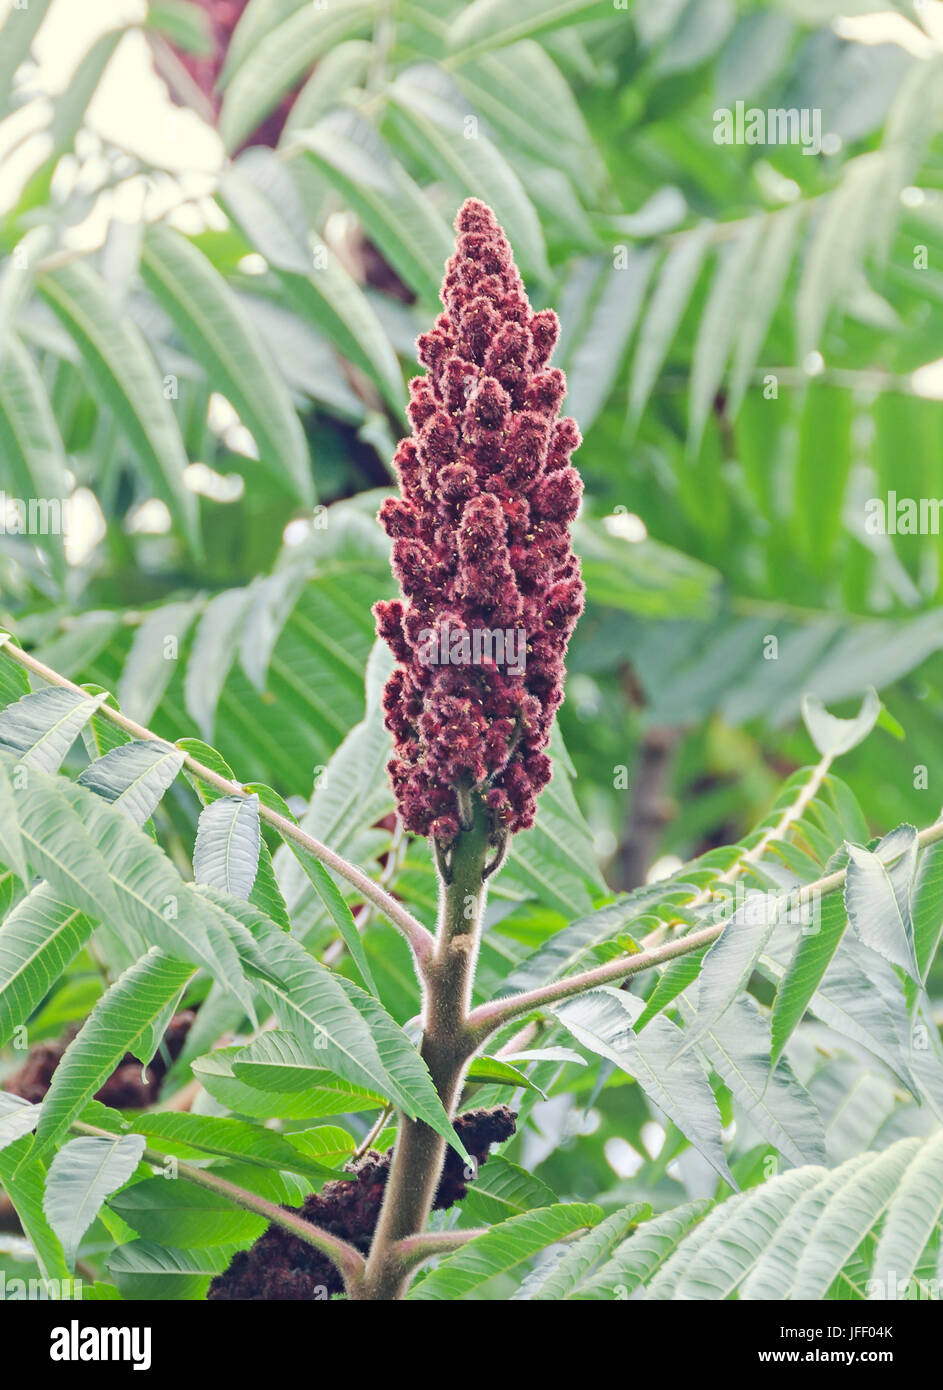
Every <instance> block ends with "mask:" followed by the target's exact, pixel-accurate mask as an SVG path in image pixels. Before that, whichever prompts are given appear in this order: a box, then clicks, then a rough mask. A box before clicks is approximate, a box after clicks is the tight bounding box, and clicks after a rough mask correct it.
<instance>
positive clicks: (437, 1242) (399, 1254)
mask: <svg viewBox="0 0 943 1390" xmlns="http://www.w3.org/2000/svg"><path fill="white" fill-rule="evenodd" d="M487 1229H488V1227H487V1226H475V1227H472V1228H471V1229H470V1230H465V1231H427V1232H426V1233H425V1235H421V1236H407V1237H406V1239H405V1240H401V1241H399V1243H398V1244H397V1245H395V1246H394V1247H393V1252H394V1254H395V1255H396V1258H397V1259H398V1260H399V1262H400V1264H401V1265H402V1267H403V1269H406V1270H410V1269H416V1268H417V1267H418V1266H419V1265H421V1264H422V1263H423V1262H424V1261H425V1260H431V1259H432V1257H433V1256H434V1255H451V1254H452V1253H453V1252H454V1251H455V1250H461V1248H462V1246H463V1245H467V1244H468V1242H469V1241H470V1240H475V1239H477V1237H478V1236H482V1235H484V1233H485V1231H486V1230H487Z"/></svg>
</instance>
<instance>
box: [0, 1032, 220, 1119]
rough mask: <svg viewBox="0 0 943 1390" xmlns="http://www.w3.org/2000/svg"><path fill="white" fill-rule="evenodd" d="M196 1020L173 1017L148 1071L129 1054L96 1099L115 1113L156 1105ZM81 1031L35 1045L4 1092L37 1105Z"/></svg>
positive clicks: (116, 1068) (11, 1076)
mask: <svg viewBox="0 0 943 1390" xmlns="http://www.w3.org/2000/svg"><path fill="white" fill-rule="evenodd" d="M195 1018H196V1013H195V1012H194V1010H193V1009H183V1010H182V1011H181V1012H180V1013H178V1014H174V1016H173V1018H172V1019H171V1020H170V1023H169V1025H168V1028H167V1031H166V1033H165V1034H164V1037H163V1041H162V1043H161V1046H160V1048H159V1050H158V1051H157V1053H156V1054H155V1056H154V1058H153V1060H152V1061H151V1062H150V1063H149V1064H148V1066H147V1068H146V1069H143V1070H142V1067H141V1063H140V1061H139V1060H138V1059H137V1058H136V1057H132V1056H131V1053H130V1052H126V1053H125V1055H124V1057H123V1058H122V1059H121V1061H120V1062H119V1063H118V1065H117V1067H115V1070H114V1071H113V1072H112V1073H111V1076H109V1078H108V1080H107V1081H106V1082H105V1084H104V1085H103V1086H102V1088H101V1090H100V1091H98V1092H97V1094H96V1096H95V1099H96V1100H100V1101H101V1102H102V1104H103V1105H110V1106H113V1107H114V1109H115V1110H143V1109H144V1108H145V1106H148V1105H153V1104H154V1102H155V1101H156V1100H157V1098H158V1096H159V1095H160V1088H161V1084H162V1083H163V1080H164V1077H165V1076H166V1074H167V1072H168V1070H169V1067H170V1064H171V1062H174V1061H176V1059H177V1058H178V1057H179V1055H180V1053H181V1052H182V1050H183V1045H184V1043H185V1042H186V1038H187V1033H188V1032H189V1031H190V1027H191V1025H192V1023H193V1020H194V1019H195ZM78 1031H79V1030H78V1027H77V1026H75V1027H72V1028H70V1029H69V1030H68V1031H67V1032H66V1033H64V1034H63V1036H62V1037H61V1038H59V1039H57V1040H56V1041H55V1042H41V1043H36V1044H35V1046H34V1047H31V1048H30V1050H29V1052H28V1053H27V1055H26V1061H25V1062H24V1063H23V1065H22V1066H21V1067H20V1069H19V1071H15V1072H13V1073H12V1074H11V1075H10V1076H8V1077H7V1078H6V1079H5V1081H4V1082H3V1089H4V1090H5V1091H9V1092H10V1094H11V1095H14V1096H22V1098H23V1099H24V1100H28V1101H32V1102H33V1104H34V1105H36V1104H38V1103H39V1101H41V1100H42V1099H43V1097H44V1096H45V1094H46V1092H47V1091H48V1090H49V1083H50V1082H51V1081H52V1076H53V1072H54V1071H55V1070H56V1067H57V1066H58V1065H59V1063H60V1062H61V1061H62V1057H63V1054H64V1053H65V1050H66V1048H67V1047H68V1046H69V1043H70V1042H71V1041H72V1039H73V1038H74V1037H75V1035H76V1033H77V1032H78Z"/></svg>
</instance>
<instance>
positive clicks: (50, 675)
mask: <svg viewBox="0 0 943 1390" xmlns="http://www.w3.org/2000/svg"><path fill="white" fill-rule="evenodd" d="M0 653H2V654H3V655H4V656H6V657H8V658H9V659H10V660H11V661H15V662H16V663H17V665H19V666H23V667H25V669H26V670H27V671H31V672H32V673H33V674H34V675H37V676H40V677H41V678H42V680H44V681H47V682H48V683H49V684H50V685H58V686H61V687H62V688H63V689H65V690H71V691H74V693H75V694H77V695H82V696H87V694H88V692H87V691H85V690H83V689H82V687H81V686H80V685H76V684H75V683H74V681H70V680H68V679H67V678H66V677H65V676H61V675H60V674H59V672H58V671H54V670H52V668H51V667H49V666H45V665H44V664H43V663H42V662H41V661H37V660H36V658H35V657H34V656H30V654H29V653H28V652H24V651H23V649H22V648H21V647H17V646H15V645H14V644H13V642H11V640H10V635H9V633H0ZM97 713H98V715H99V717H100V718H102V719H107V720H108V722H109V723H111V724H114V725H115V727H116V728H118V729H123V730H124V732H125V733H127V734H130V735H131V737H132V738H136V739H149V740H154V741H156V742H157V743H166V742H167V741H166V739H162V738H160V737H159V736H158V735H157V734H155V733H154V732H153V731H152V730H151V729H146V728H145V727H144V726H143V724H138V723H137V722H136V720H134V719H129V718H128V716H127V715H126V714H122V713H121V711H120V710H117V709H112V707H111V706H110V705H107V704H105V705H100V706H99V708H98V711H97ZM184 766H185V767H186V768H188V769H189V771H190V772H192V773H193V775H194V777H196V778H198V779H199V780H200V781H201V782H206V783H208V784H209V785H210V786H211V787H214V788H215V789H216V790H217V791H218V792H221V793H222V794H223V795H224V796H241V797H245V796H249V795H251V793H250V792H247V791H246V789H245V787H243V786H240V784H239V783H238V782H231V781H229V779H228V778H226V777H221V776H220V775H219V773H218V772H214V771H213V769H212V768H210V767H206V766H205V765H204V764H203V763H201V762H199V761H198V759H196V758H193V757H191V756H190V754H189V753H186V754H184ZM259 815H260V816H261V818H262V819H263V820H264V821H266V822H267V823H268V824H269V825H271V826H274V827H275V829H276V830H277V831H278V832H279V834H280V835H282V836H284V838H285V839H287V840H292V841H294V843H295V844H297V845H300V846H301V848H302V849H306V850H308V851H309V853H311V854H313V855H314V856H315V857H316V858H317V859H320V860H321V862H322V864H326V865H327V867H328V868H329V869H333V870H334V871H335V873H338V874H340V876H341V878H345V879H346V880H347V882H348V883H350V884H352V885H353V887H354V888H356V889H357V891H358V893H360V894H361V895H362V896H363V897H364V898H366V899H367V901H368V902H370V903H372V904H373V905H374V907H376V908H378V909H379V911H380V912H382V913H383V915H384V917H386V918H387V919H388V920H389V921H390V922H391V923H392V924H393V926H394V927H397V928H398V929H399V931H400V932H402V934H403V936H405V938H406V940H407V941H408V942H409V945H410V947H411V949H412V952H413V956H414V958H415V961H416V966H417V973H419V975H420V978H421V975H422V970H423V966H424V963H425V961H426V959H427V958H428V957H429V956H430V955H431V953H432V949H433V936H432V933H431V932H430V931H429V930H428V929H427V928H426V927H424V926H423V925H422V923H421V922H420V921H418V919H417V918H415V917H414V916H413V915H412V913H411V912H408V911H407V910H406V908H405V907H404V906H403V905H402V903H399V902H397V901H396V899H395V898H394V897H392V896H391V895H390V894H389V893H387V892H386V890H385V889H383V888H381V887H379V886H378V885H377V884H375V883H374V882H373V880H372V879H371V878H369V877H368V875H367V874H365V873H364V871H363V870H362V869H359V868H358V867H357V866H356V865H355V864H350V863H348V861H347V860H346V859H343V858H342V857H341V856H340V855H339V854H335V852H334V851H333V850H332V849H329V848H328V846H327V845H325V844H322V843H321V841H320V840H316V839H315V837H314V836H313V835H309V834H308V832H307V831H306V830H302V828H301V826H300V825H296V824H295V823H294V822H293V821H290V820H286V818H285V817H284V816H282V815H279V813H278V812H277V811H272V810H270V809H269V808H268V807H267V806H264V805H262V804H261V803H260V805H259Z"/></svg>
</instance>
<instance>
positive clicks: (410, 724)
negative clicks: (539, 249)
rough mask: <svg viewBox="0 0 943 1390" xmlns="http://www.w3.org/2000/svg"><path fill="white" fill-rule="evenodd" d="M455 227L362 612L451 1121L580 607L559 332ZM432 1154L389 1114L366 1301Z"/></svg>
mask: <svg viewBox="0 0 943 1390" xmlns="http://www.w3.org/2000/svg"><path fill="white" fill-rule="evenodd" d="M456 230H457V233H458V237H457V245H456V251H455V254H454V256H453V257H452V258H451V260H450V261H449V263H448V265H447V267H446V274H445V279H444V282H443V286H442V303H443V309H444V311H443V313H442V314H440V315H439V317H438V319H437V320H436V322H435V324H434V326H433V328H432V329H431V331H430V332H428V333H426V334H423V335H422V336H421V337H420V339H419V342H418V348H419V360H420V363H421V364H422V365H423V366H424V367H425V368H426V374H425V375H424V376H420V377H416V378H415V379H414V380H413V381H412V382H411V383H410V404H409V417H410V421H411V424H412V427H413V428H412V434H411V435H410V436H409V437H408V438H406V439H404V440H402V442H401V443H400V445H399V447H398V449H397V451H396V455H395V459H394V462H395V465H396V470H397V475H398V478H399V482H400V495H399V496H398V497H394V498H389V499H387V501H385V502H384V504H383V507H382V508H381V511H380V520H381V522H382V524H383V526H384V528H385V529H386V531H387V533H388V534H389V536H390V537H391V539H392V543H393V546H392V556H393V561H392V562H393V569H394V572H395V574H396V577H397V579H398V581H399V585H400V590H401V597H400V598H398V599H394V600H392V601H390V602H384V603H380V604H378V605H377V606H376V609H375V613H376V618H377V630H378V632H379V634H380V636H381V637H383V638H384V639H385V640H386V641H387V642H388V644H389V646H390V648H391V650H392V653H393V656H394V658H395V660H396V666H395V668H394V670H393V673H392V675H391V676H390V678H389V681H388V683H387V686H386V689H385V692H384V698H383V705H384V712H385V719H386V724H387V727H388V728H389V730H390V731H391V733H392V735H393V742H394V755H393V758H392V760H391V762H390V764H389V772H390V776H391V779H392V783H393V789H394V792H395V795H396V801H397V805H398V808H399V813H400V816H401V818H402V821H403V824H404V826H405V828H406V830H407V831H409V832H411V833H413V834H416V835H423V836H427V837H429V839H430V840H431V843H432V846H433V850H434V853H435V858H436V863H437V866H438V873H439V878H440V905H439V918H438V926H437V932H436V938H435V945H434V948H433V950H432V951H431V952H430V953H429V954H428V956H427V957H426V958H425V960H424V961H423V962H422V976H423V995H424V998H423V1042H422V1055H423V1057H424V1059H425V1061H426V1063H427V1065H428V1067H429V1070H430V1073H431V1075H432V1078H433V1081H434V1082H435V1085H436V1087H437V1089H438V1092H439V1095H440V1097H441V1099H442V1102H443V1104H444V1105H445V1107H446V1109H447V1110H448V1111H449V1113H450V1114H454V1113H455V1109H456V1106H457V1104H458V1102H459V1098H460V1094H461V1090H462V1083H463V1079H464V1075H465V1071H466V1068H467V1066H468V1063H469V1061H470V1059H471V1057H472V1055H473V1053H474V1051H475V1049H476V1046H478V1043H477V1041H476V1037H475V1034H474V1032H473V1030H472V1029H471V1028H470V1027H469V1023H468V1020H469V1010H470V1006H471V996H472V989H473V985H474V978H475V965H476V960H477V955H478V948H479V943H480V939H481V930H482V918H483V914H484V908H485V900H486V896H487V880H488V877H489V876H490V874H492V873H493V872H494V871H495V870H496V869H497V868H498V867H499V865H500V863H501V862H502V860H503V857H504V854H505V853H506V850H507V845H508V841H509V839H510V837H511V836H512V835H514V834H515V833H517V832H518V831H521V830H526V829H528V828H529V827H530V826H532V825H533V823H534V816H535V811H536V801H537V796H538V794H539V793H540V791H541V789H542V788H543V787H544V786H545V785H546V783H547V782H548V781H549V779H550V773H551V766H550V759H549V758H548V756H547V752H546V748H547V744H548V742H549V739H550V732H551V728H552V725H553V720H554V716H555V714H556V711H557V709H558V707H559V705H560V702H561V700H562V698H563V676H564V665H563V663H564V656H565V653H566V648H567V643H568V641H569V638H570V635H571V633H572V631H573V628H574V626H575V624H576V621H577V619H578V617H579V615H580V613H581V612H582V608H583V583H582V580H581V578H580V573H579V561H578V560H577V558H576V556H575V555H574V554H573V550H572V546H571V542H570V525H571V523H572V521H573V519H574V518H575V516H576V513H577V510H578V508H579V503H580V497H581V493H582V485H581V481H580V478H579V475H578V474H577V472H576V470H575V469H574V468H573V467H572V466H571V464H570V457H571V455H572V453H573V451H574V449H575V448H576V447H577V445H578V444H579V442H580V435H579V431H578V430H577V427H576V424H575V422H574V421H573V420H571V419H569V418H567V417H562V418H561V417H560V405H561V402H562V400H563V396H564V394H565V391H566V380H565V378H564V375H563V373H562V372H561V371H560V370H559V369H558V368H556V367H551V366H550V365H549V361H550V356H551V353H552V351H553V348H554V346H555V344H556V340H557V335H558V331H559V324H558V322H557V317H556V315H555V314H554V313H553V311H552V310H550V309H542V310H540V311H539V312H534V311H533V310H532V309H531V306H530V304H529V302H528V299H527V295H526V294H525V292H524V288H523V285H522V283H521V279H520V276H519V274H518V271H517V269H516V267H515V265H514V260H513V256H512V253H511V248H510V246H509V245H508V242H507V239H506V237H505V235H504V233H503V232H502V230H501V228H500V226H499V225H498V223H497V221H496V219H495V217H494V214H493V213H492V212H491V210H490V208H488V207H486V206H485V205H484V204H483V203H481V202H478V201H477V200H474V199H472V200H469V201H468V202H466V203H465V205H464V206H463V207H462V209H461V210H460V212H459V214H458V217H457V219H456ZM444 1150H445V1145H444V1141H443V1140H442V1139H441V1138H440V1137H439V1136H438V1135H436V1134H435V1133H434V1132H433V1131H432V1130H431V1129H430V1128H429V1127H428V1126H427V1125H425V1124H423V1123H422V1122H421V1121H413V1120H410V1119H408V1118H407V1117H405V1116H401V1117H400V1120H399V1128H398V1131H397V1140H396V1145H395V1149H394V1154H393V1161H392V1167H391V1170H390V1178H389V1181H388V1184H387V1188H386V1196H385V1200H384V1204H383V1209H382V1211H381V1215H380V1219H379V1223H378V1226H377V1231H376V1235H375V1238H374V1241H373V1245H372V1248H371V1253H370V1256H369V1258H368V1261H367V1267H366V1272H365V1277H364V1280H363V1285H362V1288H361V1291H360V1295H361V1296H362V1297H365V1298H376V1299H389V1298H398V1297H401V1296H402V1294H403V1292H404V1290H405V1286H406V1283H407V1281H408V1277H409V1272H408V1264H409V1262H408V1261H407V1260H405V1259H404V1258H403V1255H404V1250H405V1248H406V1247H404V1246H403V1245H402V1244H401V1243H402V1242H404V1241H408V1240H410V1239H411V1238H413V1237H415V1236H417V1235H418V1234H419V1233H420V1232H422V1230H423V1227H424V1225H425V1222H426V1219H427V1217H428V1214H429V1210H430V1207H431V1204H432V1200H433V1196H434V1193H435V1189H436V1184H437V1182H438V1178H439V1173H440V1170H441V1168H442V1163H443V1158H444Z"/></svg>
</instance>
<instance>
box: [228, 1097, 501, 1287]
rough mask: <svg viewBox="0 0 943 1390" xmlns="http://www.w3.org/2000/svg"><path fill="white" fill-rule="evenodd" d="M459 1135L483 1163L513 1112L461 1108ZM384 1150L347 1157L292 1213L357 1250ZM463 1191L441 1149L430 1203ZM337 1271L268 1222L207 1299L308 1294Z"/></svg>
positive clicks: (382, 1171) (368, 1231) (458, 1164)
mask: <svg viewBox="0 0 943 1390" xmlns="http://www.w3.org/2000/svg"><path fill="white" fill-rule="evenodd" d="M455 1128H456V1130H457V1131H458V1133H459V1135H460V1137H461V1140H462V1143H463V1144H464V1145H465V1148H466V1149H467V1150H468V1152H469V1153H470V1154H472V1155H473V1156H474V1158H475V1159H476V1160H477V1162H478V1163H479V1164H482V1163H485V1162H486V1161H487V1158H488V1151H489V1150H490V1148H491V1145H492V1144H500V1143H503V1142H504V1141H505V1140H506V1139H510V1137H511V1135H512V1134H513V1133H514V1128H515V1116H514V1114H513V1112H512V1111H511V1110H509V1109H508V1107H507V1106H506V1105H499V1106H496V1107H495V1109H493V1110H469V1111H466V1113H465V1114H464V1115H459V1116H458V1118H457V1119H456V1121H455ZM391 1157H392V1150H390V1152H388V1153H385V1154H380V1153H376V1152H375V1151H371V1152H370V1153H367V1154H364V1156H363V1158H361V1159H359V1160H358V1161H357V1162H356V1163H354V1164H351V1165H350V1167H349V1172H350V1173H351V1177H350V1179H349V1180H347V1181H344V1180H343V1179H339V1180H337V1181H335V1182H329V1183H325V1185H324V1187H323V1188H322V1189H321V1191H320V1192H314V1193H312V1194H311V1195H310V1196H309V1197H306V1198H305V1201H304V1205H303V1206H301V1207H300V1208H290V1207H289V1208H286V1210H289V1211H290V1210H297V1211H298V1214H299V1215H300V1216H303V1217H304V1218H305V1219H306V1220H308V1221H310V1222H312V1223H313V1224H314V1225H316V1226H320V1227H321V1228H322V1229H323V1230H326V1231H330V1232H331V1234H332V1235H336V1236H340V1237H341V1238H342V1239H343V1240H346V1241H349V1242H350V1244H351V1245H355V1246H356V1247H357V1249H358V1250H360V1251H362V1252H363V1253H364V1254H366V1253H367V1251H368V1250H369V1248H370V1240H371V1238H372V1236H373V1232H374V1230H375V1228H376V1224H377V1218H378V1217H379V1214H380V1204H381V1203H382V1201H383V1192H384V1189H385V1188H386V1180H387V1176H388V1174H389V1171H390V1159H391ZM467 1191H468V1187H467V1178H466V1176H465V1161H464V1159H462V1158H461V1157H460V1156H459V1155H458V1154H457V1153H456V1152H455V1150H454V1149H449V1151H448V1154H447V1156H446V1160H445V1163H444V1165H443V1168H442V1176H441V1178H440V1179H439V1186H438V1189H437V1191H436V1195H435V1201H434V1203H433V1205H434V1206H435V1208H436V1210H437V1211H445V1210H447V1209H448V1208H449V1207H451V1206H453V1205H454V1204H455V1203H456V1202H460V1201H461V1200H462V1198H463V1197H464V1196H465V1195H466V1193H467ZM343 1291H344V1286H343V1283H342V1282H341V1277H340V1275H339V1274H338V1272H337V1270H336V1269H335V1267H334V1265H333V1264H332V1263H331V1261H330V1260H329V1259H328V1258H327V1257H326V1256H325V1255H322V1254H321V1253H320V1251H319V1250H315V1248H314V1246H313V1245H308V1244H307V1242H306V1241H303V1240H299V1238H298V1237H297V1236H293V1235H291V1234H290V1233H289V1232H288V1231H284V1230H282V1228H281V1227H280V1226H269V1228H268V1230H267V1231H266V1232H265V1233H264V1234H263V1235H261V1236H260V1237H259V1239H258V1240H257V1241H256V1242H255V1244H254V1245H253V1246H251V1247H250V1249H248V1250H240V1251H239V1253H238V1254H237V1255H236V1256H235V1257H234V1258H233V1261H232V1263H231V1264H230V1266H229V1268H228V1269H227V1270H226V1272H225V1273H224V1274H220V1275H218V1276H217V1277H216V1278H215V1279H214V1280H213V1282H212V1284H211V1285H210V1289H209V1293H208V1294H207V1297H208V1298H210V1299H213V1300H233V1299H245V1300H251V1301H255V1302H258V1301H262V1300H281V1301H297V1300H316V1299H324V1298H328V1297H331V1296H332V1295H334V1294H340V1293H343Z"/></svg>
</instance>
